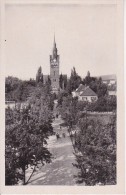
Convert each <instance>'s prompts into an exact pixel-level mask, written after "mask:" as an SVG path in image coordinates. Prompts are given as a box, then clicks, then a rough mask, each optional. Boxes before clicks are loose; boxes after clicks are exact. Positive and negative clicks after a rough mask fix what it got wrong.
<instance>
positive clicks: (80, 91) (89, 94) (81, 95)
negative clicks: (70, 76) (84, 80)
mask: <svg viewBox="0 0 126 195" xmlns="http://www.w3.org/2000/svg"><path fill="white" fill-rule="evenodd" d="M72 95H73V97H78V100H79V101H87V102H94V101H97V99H98V96H97V94H96V93H95V92H94V91H93V90H92V89H91V88H90V87H89V86H84V85H82V84H80V85H79V87H78V88H77V89H76V90H75V91H74V92H72Z"/></svg>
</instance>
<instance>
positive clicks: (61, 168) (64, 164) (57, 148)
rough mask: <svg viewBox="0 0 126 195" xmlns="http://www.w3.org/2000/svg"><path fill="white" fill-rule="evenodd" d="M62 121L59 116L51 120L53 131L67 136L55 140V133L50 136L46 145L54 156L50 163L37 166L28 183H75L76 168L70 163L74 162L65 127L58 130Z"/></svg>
mask: <svg viewBox="0 0 126 195" xmlns="http://www.w3.org/2000/svg"><path fill="white" fill-rule="evenodd" d="M62 122H63V121H62V119H61V118H60V117H59V118H56V119H55V121H54V122H53V127H54V131H55V132H61V134H62V132H63V131H64V132H65V133H66V134H67V137H65V138H63V137H62V138H60V139H58V140H57V139H56V136H55V135H53V136H50V138H49V141H48V144H49V146H48V147H49V150H50V151H51V153H52V154H53V157H54V158H53V159H52V163H50V164H46V165H45V166H43V167H41V168H39V170H38V171H37V172H35V174H34V175H33V176H32V178H31V180H30V183H29V184H28V185H77V184H76V181H75V178H74V175H76V174H77V171H78V170H77V169H76V167H74V166H73V165H72V163H75V157H74V154H73V152H74V151H73V147H72V144H71V140H70V138H69V136H68V132H67V129H66V128H65V127H62V130H60V123H62Z"/></svg>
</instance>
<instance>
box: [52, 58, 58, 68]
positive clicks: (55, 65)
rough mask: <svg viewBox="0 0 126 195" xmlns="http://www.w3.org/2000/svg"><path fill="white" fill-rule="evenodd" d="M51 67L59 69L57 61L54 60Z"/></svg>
mask: <svg viewBox="0 0 126 195" xmlns="http://www.w3.org/2000/svg"><path fill="white" fill-rule="evenodd" d="M51 66H52V67H57V66H58V63H57V61H56V59H54V60H53V61H52V62H51Z"/></svg>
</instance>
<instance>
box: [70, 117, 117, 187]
mask: <svg viewBox="0 0 126 195" xmlns="http://www.w3.org/2000/svg"><path fill="white" fill-rule="evenodd" d="M78 125H79V127H80V132H79V134H78V135H77V137H76V142H75V143H76V146H75V147H76V148H77V150H78V153H75V156H76V163H75V164H74V166H75V167H77V168H78V169H79V173H78V175H77V176H76V177H77V183H83V182H84V183H85V185H91V186H92V185H96V184H100V185H107V184H108V185H110V184H111V185H113V184H116V118H115V116H113V117H112V118H111V122H110V123H109V124H107V125H103V124H101V123H100V122H99V121H98V120H97V121H95V120H89V119H88V121H87V125H85V119H84V118H83V119H81V120H80V121H79V124H78Z"/></svg>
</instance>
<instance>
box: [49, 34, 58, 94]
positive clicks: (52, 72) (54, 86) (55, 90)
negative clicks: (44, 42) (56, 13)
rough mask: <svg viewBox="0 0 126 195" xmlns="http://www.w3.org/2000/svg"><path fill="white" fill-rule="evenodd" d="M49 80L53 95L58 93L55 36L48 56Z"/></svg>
mask: <svg viewBox="0 0 126 195" xmlns="http://www.w3.org/2000/svg"><path fill="white" fill-rule="evenodd" d="M50 79H51V87H52V92H53V93H56V94H57V93H58V92H59V90H60V87H59V55H58V50H57V47H56V42H55V36H54V44H53V50H52V55H50Z"/></svg>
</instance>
